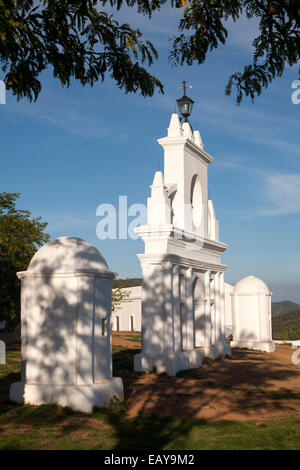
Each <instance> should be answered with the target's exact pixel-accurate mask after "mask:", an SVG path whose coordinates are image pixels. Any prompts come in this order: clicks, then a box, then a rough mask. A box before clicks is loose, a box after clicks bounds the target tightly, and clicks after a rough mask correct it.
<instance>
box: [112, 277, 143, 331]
mask: <svg viewBox="0 0 300 470" xmlns="http://www.w3.org/2000/svg"><path fill="white" fill-rule="evenodd" d="M122 291H123V292H127V293H129V297H128V298H126V299H124V300H123V302H122V303H121V304H120V306H119V308H118V309H117V310H115V311H113V312H112V330H113V331H118V327H119V331H141V316H142V286H137V287H125V288H123V289H122ZM132 322H133V329H132Z"/></svg>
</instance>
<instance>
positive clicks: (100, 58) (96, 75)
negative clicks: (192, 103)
mask: <svg viewBox="0 0 300 470" xmlns="http://www.w3.org/2000/svg"><path fill="white" fill-rule="evenodd" d="M167 3H169V2H167V0H98V1H97V0H71V1H66V0H41V1H34V0H17V1H14V0H2V1H1V0H0V41H1V42H0V63H1V64H2V69H3V71H4V72H5V74H6V75H5V82H6V85H7V88H8V89H11V90H12V92H13V93H14V94H16V95H17V97H18V98H23V97H27V98H29V99H30V100H32V99H36V98H37V96H38V95H39V93H40V90H41V82H40V80H39V75H40V74H41V72H42V71H43V70H45V69H46V68H48V67H52V69H53V74H54V76H55V77H57V78H59V80H60V81H61V83H62V85H63V86H69V84H70V80H71V78H75V79H77V80H79V81H80V82H81V83H82V85H86V84H89V85H93V84H94V83H95V82H96V81H97V80H102V81H103V80H104V78H105V76H107V75H108V76H110V77H111V78H112V79H113V80H115V82H116V84H117V85H118V87H119V88H122V89H124V90H125V92H137V91H139V92H140V93H141V94H142V95H143V96H152V95H153V94H154V92H155V91H156V90H159V91H161V92H163V85H162V83H161V82H160V81H159V79H158V78H156V77H154V76H152V75H151V74H150V73H149V71H148V70H146V68H145V67H144V65H147V66H150V65H151V64H152V63H153V60H154V59H156V58H157V51H156V49H155V48H154V46H153V44H152V43H151V42H150V41H147V40H146V41H143V39H142V33H141V32H140V31H139V30H135V29H132V28H131V27H130V26H129V25H128V24H119V23H118V22H117V21H114V20H113V18H112V16H109V15H108V14H107V13H105V12H104V11H103V8H104V7H105V6H106V5H107V4H108V5H109V6H110V7H114V8H116V9H117V10H119V9H120V8H121V7H123V6H126V7H127V8H132V7H135V8H136V10H137V14H143V15H147V16H148V17H151V16H152V14H153V12H155V11H157V10H161V9H162V8H163V7H164V6H165V4H167ZM170 4H171V6H172V7H177V8H182V18H181V20H180V23H179V29H178V32H177V35H174V37H173V39H172V49H171V51H170V61H171V62H172V63H173V64H174V65H179V64H181V65H183V64H188V65H193V64H194V63H198V64H202V63H203V62H204V61H205V60H206V57H207V54H208V53H209V52H210V51H212V50H213V49H216V48H217V47H219V45H220V44H225V42H226V40H227V37H228V30H227V20H228V19H232V20H233V21H238V20H239V18H240V17H241V16H242V15H246V16H247V17H248V19H249V20H250V19H252V20H255V21H256V22H257V23H258V36H257V37H256V39H255V40H254V42H253V46H254V55H253V61H252V63H251V64H247V65H245V67H244V70H242V71H239V72H235V73H233V74H232V75H231V77H230V79H229V81H228V83H227V86H226V94H227V95H230V94H231V93H232V90H233V89H235V90H236V92H237V102H238V103H240V102H241V100H242V97H243V96H250V97H251V99H252V100H253V99H254V97H255V95H259V94H260V93H261V92H262V89H263V88H264V87H265V88H266V87H268V85H269V84H270V82H271V81H272V80H273V79H274V78H275V77H277V76H281V75H282V73H283V71H284V68H285V67H286V66H293V65H295V64H297V62H298V61H299V58H300V35H299V26H300V8H299V0H282V1H277V0H170ZM299 75H300V70H299Z"/></svg>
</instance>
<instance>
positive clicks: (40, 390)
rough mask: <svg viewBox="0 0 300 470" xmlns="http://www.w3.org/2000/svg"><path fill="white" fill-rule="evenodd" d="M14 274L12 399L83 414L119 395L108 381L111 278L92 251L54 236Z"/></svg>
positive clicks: (72, 239)
mask: <svg viewBox="0 0 300 470" xmlns="http://www.w3.org/2000/svg"><path fill="white" fill-rule="evenodd" d="M18 277H19V278H20V279H21V337H22V377H21V382H20V383H18V384H13V385H12V386H11V389H10V397H11V399H12V400H14V399H17V401H18V402H20V400H21V399H23V402H25V403H27V402H30V403H33V404H41V402H43V403H52V402H55V400H57V401H56V402H57V403H59V404H61V403H65V404H66V406H70V407H72V408H76V409H82V411H86V409H87V408H88V409H89V410H91V409H92V407H93V406H99V405H98V404H99V403H104V402H105V403H106V401H107V396H108V394H109V393H111V398H112V396H113V393H114V391H115V389H117V390H118V391H119V392H120V390H121V388H120V380H117V383H118V384H119V385H118V386H117V387H116V385H115V381H114V380H112V354H111V327H110V315H111V291H112V278H113V277H114V274H113V273H111V272H110V271H109V269H108V267H107V264H106V262H105V260H104V258H103V257H102V255H101V254H100V253H99V251H98V250H97V249H96V248H95V247H94V246H92V245H91V244H89V243H88V242H86V241H84V240H81V239H79V238H75V237H61V238H58V239H55V240H53V241H51V242H49V243H48V244H46V245H45V246H43V247H42V248H41V249H40V250H39V251H38V252H37V253H36V254H35V256H34V257H33V259H32V261H31V263H30V264H29V267H28V270H27V271H24V272H20V273H18ZM101 390H103V393H102V392H101ZM109 391H110V392H109ZM119 392H118V394H119V395H118V396H119V398H122V393H121V392H120V393H119ZM20 394H21V395H22V397H21V395H20ZM76 397H77V398H78V400H79V397H80V400H79V401H78V403H77V404H76V406H75V401H76ZM43 400H44V401H43ZM81 406H82V408H81Z"/></svg>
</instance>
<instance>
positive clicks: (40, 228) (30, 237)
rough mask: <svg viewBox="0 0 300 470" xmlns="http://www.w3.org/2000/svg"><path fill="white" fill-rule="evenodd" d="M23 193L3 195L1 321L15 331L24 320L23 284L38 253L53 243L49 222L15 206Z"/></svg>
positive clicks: (0, 207) (0, 221)
mask: <svg viewBox="0 0 300 470" xmlns="http://www.w3.org/2000/svg"><path fill="white" fill-rule="evenodd" d="M19 197H20V194H19V193H0V320H1V321H3V320H5V321H6V325H7V327H8V328H9V329H13V328H14V327H15V326H16V325H17V324H18V323H19V320H20V281H19V280H18V278H17V276H16V273H17V272H18V271H24V270H26V269H27V266H28V264H29V262H30V260H31V258H32V256H33V255H34V253H35V252H36V251H37V249H38V248H39V247H40V246H41V245H42V244H44V243H46V242H47V241H48V240H49V236H48V235H47V234H45V233H44V230H45V228H46V226H47V223H46V222H41V219H40V217H38V218H32V217H31V213H30V212H29V211H27V210H19V209H16V207H15V201H16V200H17V199H18V198H19Z"/></svg>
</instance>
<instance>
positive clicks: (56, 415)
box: [0, 338, 300, 450]
mask: <svg viewBox="0 0 300 470" xmlns="http://www.w3.org/2000/svg"><path fill="white" fill-rule="evenodd" d="M128 340H129V338H128ZM129 341H131V340H129ZM113 351H114V355H115V361H116V357H117V360H118V363H117V364H116V363H115V364H114V367H115V370H117V372H118V373H115V375H121V376H122V373H123V374H124V372H122V371H124V370H125V369H126V368H127V374H129V376H130V374H135V373H134V372H133V371H132V370H128V369H129V368H130V367H131V369H132V366H130V361H129V359H128V357H129V356H128V354H129V347H128V348H126V347H124V345H123V346H122V345H114V347H113ZM122 354H123V355H124V356H122ZM19 369H20V354H19V352H15V351H11V352H10V351H9V352H8V353H7V364H6V365H0V396H1V397H2V403H0V449H9V450H14V449H120V450H162V449H176V450H195V449H299V448H300V419H299V417H296V416H291V415H289V416H287V417H286V418H280V419H276V420H267V421H262V422H257V421H253V420H252V421H244V422H241V421H221V420H220V421H205V420H203V419H187V418H179V417H176V416H167V417H161V416H157V415H150V416H137V417H133V418H130V417H129V416H128V415H127V411H126V404H124V403H120V402H116V401H115V402H112V403H111V406H110V407H109V408H108V409H95V411H94V412H93V413H92V414H90V415H88V414H84V413H78V412H74V411H72V410H70V409H68V408H61V407H58V406H55V405H43V406H38V407H36V406H29V405H26V406H19V405H15V404H12V403H9V402H8V401H7V398H6V399H4V398H3V397H5V396H6V397H7V395H6V394H7V390H8V387H9V385H10V383H11V382H13V381H16V380H19ZM124 380H128V376H126V377H124ZM182 399H183V400H184V397H182ZM5 400H6V401H5ZM258 419H259V416H258Z"/></svg>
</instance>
